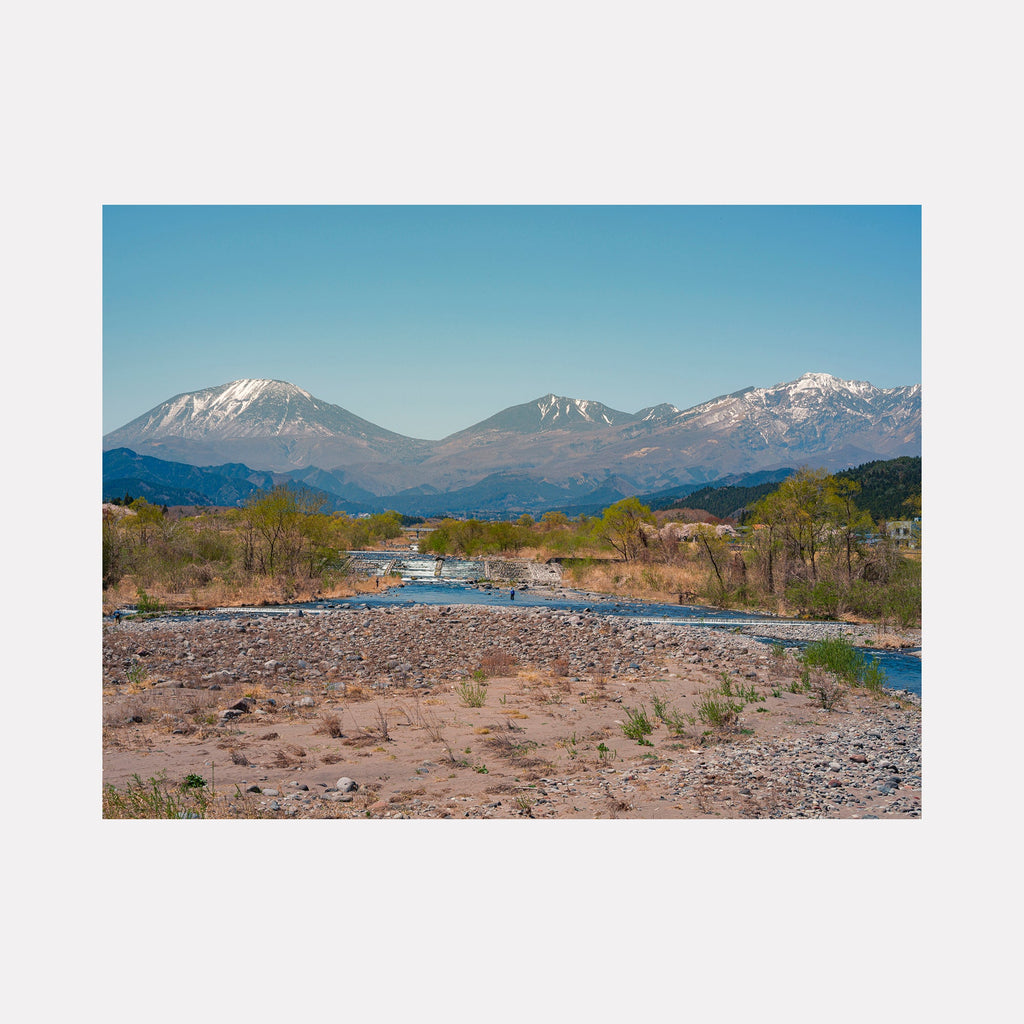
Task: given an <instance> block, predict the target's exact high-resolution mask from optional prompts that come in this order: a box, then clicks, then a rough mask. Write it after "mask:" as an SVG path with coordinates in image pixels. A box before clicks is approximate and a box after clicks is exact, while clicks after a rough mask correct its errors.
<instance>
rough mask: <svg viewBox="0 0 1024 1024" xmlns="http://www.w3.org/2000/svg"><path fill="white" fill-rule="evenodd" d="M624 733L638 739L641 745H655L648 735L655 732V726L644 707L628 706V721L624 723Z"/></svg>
mask: <svg viewBox="0 0 1024 1024" xmlns="http://www.w3.org/2000/svg"><path fill="white" fill-rule="evenodd" d="M622 732H623V735H624V736H626V738H627V739H631V740H636V741H637V743H639V744H640V745H641V746H653V744H651V742H650V741H649V740H648V739H647V737H648V736H649V735H650V734H651V733H652V732H654V726H653V725H651V720H650V719H649V718H648V717H647V712H646V710H645V709H644V708H642V707H639V708H626V721H625V722H623V724H622Z"/></svg>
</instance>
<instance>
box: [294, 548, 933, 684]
mask: <svg viewBox="0 0 1024 1024" xmlns="http://www.w3.org/2000/svg"><path fill="white" fill-rule="evenodd" d="M352 554H353V556H354V557H356V558H359V559H360V560H363V561H364V563H365V564H364V566H363V568H364V569H365V570H367V571H370V572H373V571H377V572H378V573H379V572H382V571H383V570H384V569H385V568H386V567H388V566H389V565H390V564H391V563H392V562H395V563H396V564H395V565H394V570H395V571H398V572H399V573H400V574H401V576H402V579H403V581H405V583H406V584H407V586H405V587H401V588H398V587H396V588H393V589H391V590H387V591H385V592H384V593H382V594H374V595H361V596H360V597H359V598H357V599H353V600H352V601H339V602H332V601H327V602H319V604H321V605H323V606H328V607H329V606H331V605H337V604H351V605H352V606H359V607H361V606H366V607H368V608H378V607H412V606H413V605H424V604H428V605H448V604H474V605H499V604H510V603H511V602H512V600H513V599H512V597H511V589H512V588H511V587H508V586H505V587H497V586H495V587H491V588H488V589H485V588H483V587H478V586H473V585H472V583H473V581H475V580H477V579H478V578H479V577H480V575H481V573H482V572H483V564H482V563H481V562H475V561H469V560H462V559H454V558H448V559H445V560H444V561H443V564H442V565H441V566H440V575H439V576H438V575H435V571H436V568H437V565H436V560H435V559H434V558H433V556H431V555H420V554H418V553H415V552H414V553H412V554H407V553H404V552H403V553H402V554H401V555H400V556H396V555H394V554H389V553H387V552H382V551H359V552H352ZM514 602H515V604H516V605H518V606H525V607H527V608H530V607H537V606H543V607H546V608H554V609H559V610H564V611H577V612H582V611H588V612H592V613H594V614H598V615H616V616H623V617H627V618H631V619H641V620H643V621H646V622H653V623H658V624H671V623H673V622H686V623H687V624H689V625H701V624H703V625H708V626H717V627H720V628H723V629H726V628H729V627H731V626H739V625H743V626H749V625H751V624H753V623H756V622H779V621H783V622H784V621H790V620H785V619H779V618H773V617H770V616H765V615H756V614H752V613H749V612H735V611H720V610H717V609H709V608H702V607H700V606H699V605H673V604H652V603H650V602H646V601H630V600H628V599H622V598H613V597H608V596H607V595H598V594H583V593H578V592H577V593H574V592H572V591H560V592H558V594H557V596H553V595H552V594H551V592H549V591H545V590H536V591H535V590H533V589H532V588H530V589H526V590H521V589H519V588H518V587H516V588H515V598H514ZM313 607H316V605H313ZM801 621H805V620H801ZM755 636H756V634H755ZM757 639H759V640H763V641H764V642H766V643H770V644H774V643H780V642H781V643H784V644H785V646H786V647H800V648H803V647H806V646H807V643H806V642H804V641H796V640H788V639H787V640H785V641H779V640H776V639H774V638H772V637H770V636H762V637H757ZM858 650H860V651H861V652H862V653H863V654H864V655H865V657H867V658H868V659H869V660H870V659H877V660H878V664H879V667H880V668H881V669H882V670H883V671H884V672H885V674H886V683H885V685H886V687H887V688H888V689H891V690H907V691H909V692H911V693H914V694H917V695H918V696H920V695H921V658H920V656H919V655H918V654H914V653H907V652H906V651H881V650H877V651H876V650H873V649H872V648H869V647H860V648H858Z"/></svg>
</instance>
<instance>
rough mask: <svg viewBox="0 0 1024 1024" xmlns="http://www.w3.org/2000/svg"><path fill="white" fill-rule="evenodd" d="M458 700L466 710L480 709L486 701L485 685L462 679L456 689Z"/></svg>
mask: <svg viewBox="0 0 1024 1024" xmlns="http://www.w3.org/2000/svg"><path fill="white" fill-rule="evenodd" d="M456 693H458V695H459V700H460V701H461V703H462V704H464V705H465V706H466V707H467V708H482V707H483V706H484V701H485V700H487V684H486V683H479V682H473V681H472V680H470V679H464V680H463V681H462V682H461V683H460V684H459V685H458V687H457V689H456Z"/></svg>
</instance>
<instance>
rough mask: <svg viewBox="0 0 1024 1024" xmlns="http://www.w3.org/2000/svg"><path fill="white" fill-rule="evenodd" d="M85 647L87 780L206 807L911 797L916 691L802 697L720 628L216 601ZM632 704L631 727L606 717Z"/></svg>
mask: <svg viewBox="0 0 1024 1024" xmlns="http://www.w3.org/2000/svg"><path fill="white" fill-rule="evenodd" d="M103 657H104V681H103V722H104V725H103V781H104V783H107V784H113V785H115V786H118V787H124V786H125V784H126V783H127V781H128V780H129V779H130V778H131V776H133V775H135V774H137V775H139V776H140V777H141V778H142V779H143V780H145V779H148V778H151V777H158V776H161V775H162V776H164V777H165V778H166V779H167V780H168V782H170V783H171V784H173V785H177V784H178V783H179V782H180V781H181V780H182V779H184V777H185V776H186V775H188V774H190V773H192V774H196V775H201V776H202V777H203V778H204V779H206V780H208V781H209V782H210V783H212V784H213V788H214V789H215V794H216V801H215V803H214V807H213V809H212V813H213V814H214V815H215V816H218V817H234V816H238V817H296V818H309V817H317V818H320V817H409V818H465V817H470V818H512V817H515V818H650V819H655V818H748V817H755V818H785V817H809V818H821V817H828V818H860V817H888V818H893V817H900V818H904V817H911V818H916V817H920V815H921V776H920V772H921V764H920V705H919V703H918V702H916V701H914V700H911V699H909V698H903V697H899V698H897V697H895V696H894V695H892V694H885V695H883V696H881V697H879V696H877V695H872V694H869V693H868V692H866V691H858V690H847V691H845V692H844V700H843V704H842V705H841V706H840V707H838V708H836V709H834V710H824V709H823V708H822V707H821V705H820V702H819V701H816V699H815V696H814V694H813V693H810V692H807V691H806V690H802V689H799V686H798V676H799V670H800V666H799V665H798V664H797V662H796V661H795V659H794V658H793V657H792V656H791V655H786V656H783V657H780V656H779V655H778V654H777V653H776V652H773V650H772V648H770V647H769V646H767V645H765V644H760V643H757V642H755V641H753V640H751V639H750V638H748V637H743V636H737V635H733V634H729V633H724V632H723V631H721V630H711V629H706V628H700V627H692V626H671V627H667V628H666V627H660V626H651V625H642V624H631V623H626V622H611V621H609V620H608V619H606V618H602V617H600V616H589V615H586V614H581V615H573V614H569V613H557V612H551V611H549V610H547V609H543V610H538V609H525V608H524V609H512V608H469V607H454V608H452V609H446V608H436V607H435V608H411V609H409V608H406V609H390V610H383V609H377V610H373V611H370V610H365V609H363V610H348V611H341V610H338V611H330V612H325V613H323V614H320V615H306V616H304V617H296V616H294V615H284V614H279V615H276V616H268V615H263V616H252V615H244V614H238V615H234V616H230V617H222V618H216V617H206V618H198V619H175V618H157V619H153V620H149V621H131V622H122V623H121V624H120V625H118V626H114V625H111V624H106V625H105V626H104V636H103ZM481 672H482V673H483V674H484V675H485V676H486V678H485V681H483V682H482V681H481V679H480V675H481ZM726 677H728V679H729V684H730V687H731V689H732V692H733V694H734V697H733V700H734V702H735V703H736V704H737V705H741V706H742V710H741V711H740V712H739V714H738V718H737V720H736V721H735V722H734V723H732V725H731V727H728V728H725V729H716V728H714V727H712V726H711V725H709V724H708V723H707V722H704V721H702V720H701V718H700V715H699V705H700V703H701V701H702V700H703V699H705V698H706V696H707V695H708V694H709V693H711V692H713V691H715V690H716V689H717V690H718V691H719V693H718V696H719V697H721V693H720V689H721V686H722V684H723V681H724V680H725V678H726ZM741 688H742V689H743V690H744V691H745V692H744V694H743V696H741V697H738V698H737V697H735V694H736V692H737V690H739V689H741ZM481 690H482V692H483V704H482V706H479V707H475V706H470V699H469V698H471V697H472V696H473V693H474V692H480V691H481ZM659 709H660V710H661V712H662V717H661V718H659V717H658V714H657V712H658V710H659ZM638 711H643V712H644V713H645V714H646V716H647V718H648V719H649V720H650V723H651V725H652V727H653V728H652V731H651V732H650V733H649V734H648V735H647V736H646V737H645V741H646V742H644V743H640V742H638V741H637V739H633V738H629V737H627V736H626V735H625V733H624V729H623V725H624V724H627V723H628V722H629V721H630V717H631V714H633V715H635V714H636V712H638ZM342 779H346V780H352V782H354V783H355V787H354V788H351V787H350V784H349V783H348V782H343V783H340V784H339V780H342Z"/></svg>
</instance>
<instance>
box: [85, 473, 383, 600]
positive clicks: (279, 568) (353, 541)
mask: <svg viewBox="0 0 1024 1024" xmlns="http://www.w3.org/2000/svg"><path fill="white" fill-rule="evenodd" d="M401 535H402V517H401V516H400V515H399V514H398V513H397V512H385V513H382V514H380V515H375V516H370V517H368V518H362V519H353V518H350V517H349V516H346V515H345V514H344V513H334V514H330V515H329V514H327V513H325V512H324V511H323V504H322V501H320V500H319V499H317V498H315V497H313V496H311V495H310V494H308V493H306V492H301V491H293V490H290V489H288V488H285V487H277V488H274V489H273V490H271V491H268V492H261V493H259V494H256V495H254V496H253V497H252V498H250V499H249V500H248V501H247V502H246V503H245V505H244V506H242V507H241V508H237V509H221V510H210V511H205V512H201V513H200V514H198V515H190V516H177V515H174V514H172V513H171V512H170V511H169V510H167V509H163V508H161V507H160V506H158V505H151V504H149V503H148V502H147V501H146V499H145V498H138V499H136V500H134V501H132V502H131V503H130V504H129V505H127V506H122V507H120V508H111V509H108V510H107V511H106V512H105V513H104V516H103V540H102V568H103V599H104V606H105V607H110V608H112V607H120V606H123V605H125V604H135V605H137V606H138V607H139V608H140V609H141V608H143V607H144V606H145V607H172V608H182V607H197V608H202V607H211V606H215V605H222V604H225V605H226V604H250V603H253V604H272V603H280V602H285V601H301V600H310V599H312V598H314V597H317V596H344V595H345V594H348V593H351V592H353V590H358V589H360V583H362V587H363V588H364V589H365V588H366V586H367V584H366V581H365V580H363V581H359V580H357V579H356V578H354V576H353V574H352V573H351V572H350V570H349V566H348V561H347V558H346V556H345V552H346V551H351V550H357V549H360V548H366V547H371V546H373V545H376V544H379V543H382V542H384V541H386V540H388V539H392V538H396V537H399V536H401ZM373 588H374V584H372V583H371V584H369V589H373Z"/></svg>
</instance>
